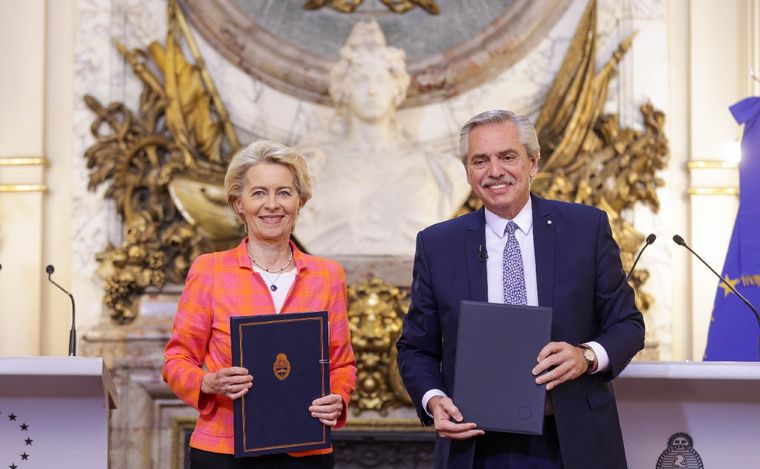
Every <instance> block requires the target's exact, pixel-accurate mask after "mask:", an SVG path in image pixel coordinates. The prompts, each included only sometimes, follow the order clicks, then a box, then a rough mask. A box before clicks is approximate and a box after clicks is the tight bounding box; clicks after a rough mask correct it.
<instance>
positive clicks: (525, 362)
mask: <svg viewBox="0 0 760 469" xmlns="http://www.w3.org/2000/svg"><path fill="white" fill-rule="evenodd" d="M551 324H552V309H551V308H547V307H537V306H515V305H505V304H496V303H482V302H475V301H462V303H461V305H460V308H459V331H458V334H457V350H456V363H455V375H454V386H453V393H452V399H453V400H454V404H456V406H457V407H458V408H459V410H460V411H461V412H462V416H463V417H464V420H465V422H475V423H476V424H477V425H478V428H480V429H483V430H489V431H497V432H511V433H524V434H531V435H541V434H542V433H543V426H544V403H545V400H546V387H545V386H543V385H542V386H539V385H538V384H536V382H535V379H536V377H535V376H533V374H532V373H531V370H532V369H533V367H535V366H536V357H537V356H538V353H539V352H540V351H541V349H542V348H543V347H544V346H545V345H546V344H547V343H548V342H549V338H550V336H551Z"/></svg>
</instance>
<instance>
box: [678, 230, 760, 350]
mask: <svg viewBox="0 0 760 469" xmlns="http://www.w3.org/2000/svg"><path fill="white" fill-rule="evenodd" d="M673 241H674V242H675V243H676V244H678V245H679V246H683V247H685V248H686V249H687V250H688V251H689V252H690V253H692V254H694V255H695V256H696V257H697V259H699V260H700V261H701V262H702V263H703V264H704V265H705V266H706V267H707V268H708V269H710V271H711V272H712V273H713V274H715V276H716V277H718V279H720V282H721V283H722V284H723V285H725V286H726V287H728V289H729V290H731V291H732V292H734V294H735V295H736V296H737V297H739V299H740V300H742V302H743V303H744V304H745V305H747V307H748V308H749V309H750V310H752V313H753V314H754V315H755V319H756V320H757V325H758V327H760V314H758V312H757V310H756V309H755V307H754V306H752V303H750V302H749V300H748V299H746V298H745V297H744V295H742V294H741V293H739V292H738V291H737V290H736V288H734V287H733V285H731V284H730V283H728V282H726V280H725V279H724V278H723V277H721V275H720V274H719V273H718V272H716V271H715V269H713V268H712V267H710V264H708V263H707V262H706V261H705V260H704V259H702V257H701V256H700V255H699V254H697V253H696V252H694V250H693V249H692V248H690V247H689V245H688V244H686V241H684V239H683V238H682V237H680V236H678V235H674V236H673ZM757 350H758V355H760V335H758V337H757Z"/></svg>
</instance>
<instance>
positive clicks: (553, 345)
mask: <svg viewBox="0 0 760 469" xmlns="http://www.w3.org/2000/svg"><path fill="white" fill-rule="evenodd" d="M536 361H538V365H536V366H535V367H534V368H533V375H534V376H537V375H539V374H541V373H543V372H544V371H545V370H549V369H551V370H550V371H548V372H546V373H545V374H543V375H541V376H538V378H536V384H546V390H547V391H551V390H552V389H554V388H556V387H557V386H559V385H560V384H562V383H564V382H566V381H570V380H572V379H575V378H577V377H578V376H580V375H582V374H583V373H585V372H586V370H587V368H588V366H587V365H586V359H585V358H583V351H582V350H581V349H580V348H578V347H576V346H574V345H570V344H568V343H567V342H549V343H548V344H546V345H545V346H544V348H542V349H541V352H540V353H539V354H538V358H537V360H536Z"/></svg>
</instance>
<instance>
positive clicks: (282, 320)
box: [230, 311, 330, 457]
mask: <svg viewBox="0 0 760 469" xmlns="http://www.w3.org/2000/svg"><path fill="white" fill-rule="evenodd" d="M230 335H231V343H232V365H233V366H242V367H245V368H247V369H248V372H249V373H250V374H251V376H253V387H251V389H250V391H248V393H247V394H245V395H244V396H243V397H241V398H239V399H236V400H235V401H234V403H233V411H234V414H233V418H234V424H235V456H237V457H242V456H260V455H264V454H275V453H290V452H293V451H305V450H313V449H322V448H329V447H330V428H329V427H327V426H325V425H323V424H322V423H321V422H320V421H319V420H318V419H315V418H314V417H312V416H311V413H310V412H309V406H310V405H311V402H312V401H313V400H314V399H316V398H318V397H322V396H325V395H327V394H329V393H330V355H329V332H328V323H327V312H325V311H322V312H315V313H292V314H278V315H264V316H235V317H231V318H230Z"/></svg>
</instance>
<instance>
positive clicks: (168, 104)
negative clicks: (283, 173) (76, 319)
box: [85, 0, 240, 324]
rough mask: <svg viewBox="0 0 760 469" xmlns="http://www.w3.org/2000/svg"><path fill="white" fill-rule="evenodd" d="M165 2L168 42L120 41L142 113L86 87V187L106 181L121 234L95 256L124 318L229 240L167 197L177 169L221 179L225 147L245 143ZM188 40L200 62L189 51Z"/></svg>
mask: <svg viewBox="0 0 760 469" xmlns="http://www.w3.org/2000/svg"><path fill="white" fill-rule="evenodd" d="M168 8H169V15H168V16H169V29H168V33H167V38H166V47H165V48H163V47H162V46H161V45H159V44H158V43H155V42H154V43H152V44H150V45H149V46H148V48H147V50H141V49H132V50H128V49H126V48H125V47H124V46H123V45H122V44H120V43H119V42H115V45H116V48H117V50H118V51H119V52H120V53H121V54H122V55H123V56H124V58H125V59H126V60H127V62H128V63H129V64H130V65H131V66H132V69H133V71H134V73H135V75H137V77H138V78H140V80H141V81H142V83H143V91H142V94H141V96H140V103H139V108H138V111H137V113H136V114H134V113H132V112H131V111H130V110H129V109H127V107H126V106H125V105H123V104H121V103H112V104H109V105H108V106H103V105H102V104H101V103H100V102H98V100H97V99H95V98H93V97H92V96H89V95H88V96H85V103H86V104H87V106H88V107H89V108H90V110H92V112H93V113H94V114H95V116H96V117H95V121H94V122H93V124H92V126H91V131H92V134H93V135H94V137H95V140H96V143H95V144H94V145H92V146H91V147H90V148H88V149H87V151H86V153H85V158H86V159H87V168H88V169H89V170H90V176H89V188H90V189H91V190H94V189H95V188H97V187H98V186H100V185H102V184H107V186H108V187H107V189H106V191H105V197H106V198H109V199H113V200H114V202H115V204H116V209H117V211H118V212H119V215H120V216H121V218H122V220H123V239H124V240H123V242H122V243H121V244H120V245H119V246H109V247H108V248H107V249H106V250H105V251H104V252H101V253H99V254H98V255H97V259H98V261H99V263H100V267H99V271H98V273H99V275H100V276H101V277H102V278H103V279H104V288H105V304H106V306H107V308H108V310H109V311H110V315H111V318H112V319H113V320H114V321H115V322H116V323H120V324H124V323H129V322H131V321H132V320H134V319H135V317H136V314H137V306H138V305H137V302H136V300H137V299H138V298H139V296H140V295H141V294H142V293H143V292H145V291H146V290H147V289H150V288H161V287H163V285H164V284H165V283H166V282H167V281H169V282H173V283H182V281H183V280H184V277H185V275H186V274H187V270H188V268H189V266H190V263H191V262H192V260H193V259H195V258H196V257H197V256H198V255H199V254H201V253H202V252H205V251H209V250H212V249H214V248H216V247H219V246H223V245H225V244H226V242H227V241H228V240H224V239H222V240H214V239H211V238H210V237H207V236H204V233H203V232H201V231H199V230H197V229H195V228H194V227H193V226H192V225H191V224H189V223H188V222H187V221H186V220H185V219H184V218H183V217H182V215H181V213H180V211H179V210H178V207H181V204H175V203H174V202H173V200H172V198H171V196H170V195H171V194H170V187H171V185H172V183H173V182H174V181H175V179H179V178H182V179H184V180H194V181H205V182H213V183H215V184H216V185H220V184H221V182H222V178H223V175H224V170H225V167H226V164H227V158H225V155H230V154H231V153H232V152H233V151H234V150H235V149H237V148H238V147H239V146H240V144H239V142H238V139H237V136H236V135H235V132H234V130H233V129H232V126H231V124H230V122H229V119H228V117H227V113H226V111H225V109H224V106H223V105H222V102H221V99H220V98H219V96H218V94H217V93H216V88H215V86H214V83H213V81H212V80H211V77H210V76H209V74H208V72H207V70H206V68H205V67H204V66H203V62H202V60H201V59H200V54H199V53H198V49H197V46H196V45H195V42H194V41H193V38H192V36H191V35H190V32H189V29H188V27H187V24H186V22H185V20H184V17H183V16H182V14H181V11H180V10H179V8H177V5H176V3H175V1H174V0H171V1H169V7H168ZM183 39H184V42H185V44H186V45H187V47H188V48H189V50H190V51H191V54H192V55H193V58H194V62H195V63H194V64H191V63H189V62H188V61H187V60H186V59H185V56H184V54H183V52H182V47H181V44H182V41H183ZM180 192H181V191H180Z"/></svg>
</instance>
